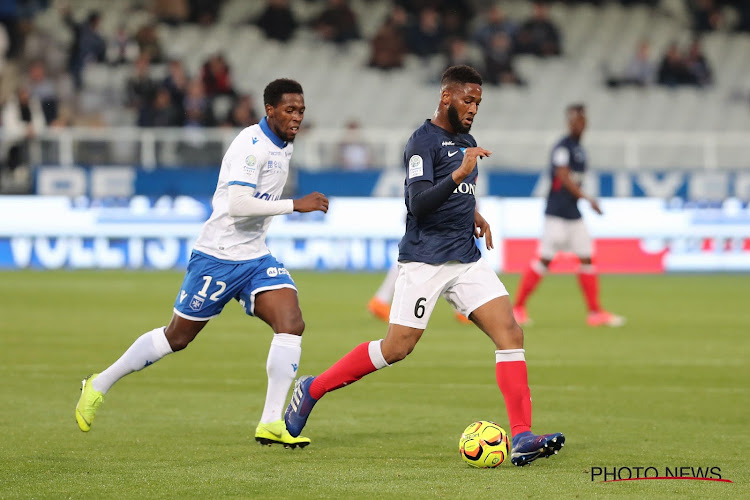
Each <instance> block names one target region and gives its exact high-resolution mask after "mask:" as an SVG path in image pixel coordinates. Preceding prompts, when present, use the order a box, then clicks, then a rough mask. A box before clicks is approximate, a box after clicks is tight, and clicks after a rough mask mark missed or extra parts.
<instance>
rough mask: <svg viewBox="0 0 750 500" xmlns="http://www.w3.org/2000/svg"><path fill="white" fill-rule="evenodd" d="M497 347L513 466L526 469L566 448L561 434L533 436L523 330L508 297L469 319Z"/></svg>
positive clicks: (478, 309)
mask: <svg viewBox="0 0 750 500" xmlns="http://www.w3.org/2000/svg"><path fill="white" fill-rule="evenodd" d="M470 318H471V319H472V320H474V322H475V323H476V324H477V326H478V327H479V328H480V329H481V330H482V331H483V332H485V333H486V334H487V336H489V337H490V338H491V339H492V341H493V342H494V343H495V346H496V348H497V350H496V351H495V378H496V380H497V385H498V387H499V388H500V392H502V394H503V399H505V408H506V410H507V412H508V420H509V422H510V428H511V434H512V436H513V449H512V452H511V462H512V463H513V464H514V465H518V466H524V465H527V464H529V463H531V462H533V461H534V460H536V459H537V458H542V457H549V456H551V455H554V454H557V452H558V451H559V450H560V449H561V448H562V447H563V446H564V444H565V436H564V435H563V434H562V433H554V434H542V435H536V434H533V433H532V432H531V390H530V389H529V381H528V373H527V368H526V358H525V350H524V348H523V330H522V329H521V327H520V326H518V324H517V323H516V321H515V319H514V317H513V312H512V309H511V305H510V300H508V297H507V296H505V297H499V298H496V299H493V300H491V301H490V302H487V303H486V304H484V305H482V306H480V307H479V308H477V309H476V310H475V311H474V312H473V313H472V314H471V316H470Z"/></svg>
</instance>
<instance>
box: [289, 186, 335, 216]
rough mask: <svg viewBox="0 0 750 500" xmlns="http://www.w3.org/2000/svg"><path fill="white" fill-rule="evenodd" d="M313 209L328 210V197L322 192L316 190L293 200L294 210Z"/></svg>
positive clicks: (305, 210)
mask: <svg viewBox="0 0 750 500" xmlns="http://www.w3.org/2000/svg"><path fill="white" fill-rule="evenodd" d="M315 210H320V211H321V212H324V213H325V212H328V198H326V195H324V194H323V193H318V192H317V191H316V192H314V193H310V194H308V195H306V196H303V197H302V198H298V199H296V200H294V211H295V212H314V211H315Z"/></svg>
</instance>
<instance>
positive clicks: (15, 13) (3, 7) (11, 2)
mask: <svg viewBox="0 0 750 500" xmlns="http://www.w3.org/2000/svg"><path fill="white" fill-rule="evenodd" d="M18 3H19V0H2V1H0V25H2V26H4V27H5V33H6V35H7V40H8V45H7V52H6V54H5V56H6V57H7V58H8V59H16V58H17V57H18V56H19V55H20V54H21V51H22V49H23V32H22V31H21V29H20V17H21V14H20V11H19V5H18Z"/></svg>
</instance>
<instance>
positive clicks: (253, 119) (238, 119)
mask: <svg viewBox="0 0 750 500" xmlns="http://www.w3.org/2000/svg"><path fill="white" fill-rule="evenodd" d="M259 121H260V116H258V113H257V112H256V111H255V100H254V99H253V96H251V95H249V94H242V95H241V96H239V98H238V99H236V100H235V101H234V104H233V105H232V108H231V109H230V110H229V114H228V115H227V117H226V119H225V120H224V125H226V126H229V127H235V128H245V127H249V126H251V125H255V124H256V123H258V122H259Z"/></svg>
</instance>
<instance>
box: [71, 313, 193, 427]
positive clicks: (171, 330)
mask: <svg viewBox="0 0 750 500" xmlns="http://www.w3.org/2000/svg"><path fill="white" fill-rule="evenodd" d="M205 324H206V322H196V321H190V320H187V319H184V318H181V317H179V316H177V315H174V316H173V317H172V321H171V322H170V323H169V326H167V327H166V328H165V327H160V328H156V329H154V330H151V331H150V332H146V333H144V334H143V335H141V336H140V337H138V338H137V339H136V340H135V342H133V344H132V345H131V346H130V347H129V348H128V350H127V351H125V352H124V353H123V355H122V356H120V358H119V359H118V360H117V361H115V362H114V363H113V364H112V365H110V366H109V367H108V368H107V369H106V370H104V371H102V372H101V373H94V374H92V375H89V376H88V377H86V378H85V379H83V385H82V387H81V397H80V398H79V399H78V404H77V405H76V422H78V427H79V428H80V429H81V430H82V431H83V432H88V431H89V430H91V425H92V424H93V422H94V417H95V416H96V412H97V410H98V409H99V406H100V405H101V403H102V400H103V398H104V395H105V394H106V393H107V391H109V389H110V388H111V387H112V386H113V385H114V384H115V382H117V381H118V380H120V379H121V378H123V377H124V376H126V375H128V374H130V373H133V372H136V371H140V370H142V369H144V368H146V367H147V366H151V365H153V364H154V363H156V362H157V361H159V360H160V359H161V358H163V357H164V356H166V355H168V354H171V353H173V352H175V351H178V350H180V349H183V348H184V347H185V346H186V345H187V344H188V343H189V342H190V341H191V340H192V339H194V338H195V336H196V335H198V332H200V330H201V329H202V328H203V326H204V325H205Z"/></svg>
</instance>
